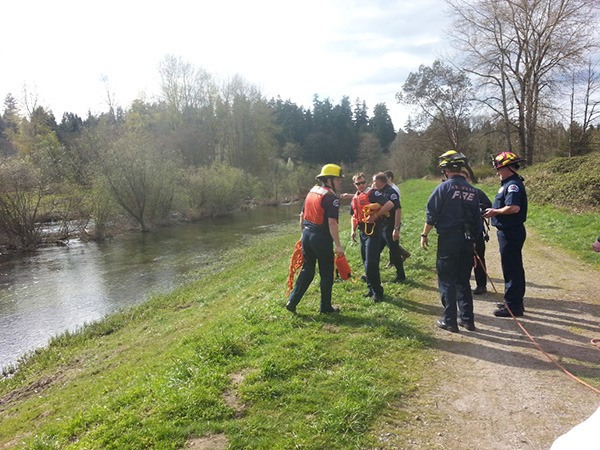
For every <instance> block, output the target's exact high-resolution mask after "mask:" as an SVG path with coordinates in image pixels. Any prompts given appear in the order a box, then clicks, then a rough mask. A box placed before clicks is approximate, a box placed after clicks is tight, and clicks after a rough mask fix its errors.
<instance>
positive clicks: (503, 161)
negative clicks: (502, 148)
mask: <svg viewBox="0 0 600 450" xmlns="http://www.w3.org/2000/svg"><path fill="white" fill-rule="evenodd" d="M523 162H525V160H524V159H523V158H519V157H518V156H517V155H516V154H514V153H513V152H502V153H498V154H497V155H496V156H494V159H493V160H492V165H493V166H494V169H499V168H500V167H506V166H510V165H512V164H519V163H523Z"/></svg>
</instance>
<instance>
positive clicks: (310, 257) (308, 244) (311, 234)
mask: <svg viewBox="0 0 600 450" xmlns="http://www.w3.org/2000/svg"><path fill="white" fill-rule="evenodd" d="M302 256H303V257H304V263H303V264H302V270H301V271H300V274H299V275H298V279H297V280H296V285H295V286H294V289H293V290H292V292H291V293H290V297H289V298H288V303H289V304H290V305H292V306H296V305H297V304H298V303H299V302H300V300H301V299H302V296H303V295H304V293H305V292H306V290H307V289H308V287H309V286H310V283H311V282H312V280H313V278H314V277H315V266H316V263H317V261H318V262H319V275H320V276H321V311H329V310H331V290H332V288H333V264H334V255H333V239H332V238H331V235H330V234H329V232H322V231H317V232H315V231H312V230H310V229H309V228H304V230H302Z"/></svg>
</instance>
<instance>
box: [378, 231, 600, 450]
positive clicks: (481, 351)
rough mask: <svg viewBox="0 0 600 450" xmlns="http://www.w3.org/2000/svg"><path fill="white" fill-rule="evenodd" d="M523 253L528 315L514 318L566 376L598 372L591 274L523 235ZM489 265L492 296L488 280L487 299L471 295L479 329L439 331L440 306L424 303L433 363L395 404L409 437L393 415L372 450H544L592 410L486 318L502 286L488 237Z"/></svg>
mask: <svg viewBox="0 0 600 450" xmlns="http://www.w3.org/2000/svg"><path fill="white" fill-rule="evenodd" d="M523 255H524V265H525V272H526V279H527V293H526V297H525V308H526V312H525V316H524V317H522V318H519V321H520V322H521V323H522V324H523V326H524V327H525V328H526V329H527V331H528V332H529V333H530V334H531V335H532V336H533V337H534V338H535V339H536V340H537V342H538V343H539V345H540V346H541V347H542V348H543V349H544V350H545V351H546V352H547V353H549V354H551V355H552V356H553V357H554V358H555V359H556V360H557V361H560V362H561V364H563V365H564V366H565V368H566V369H567V370H569V371H570V372H571V373H573V374H574V375H577V376H580V377H585V376H595V377H598V376H600V350H599V349H597V348H595V347H594V346H592V345H591V342H590V341H591V339H592V338H600V319H599V318H600V280H599V278H600V277H599V273H598V271H597V270H595V269H592V268H591V267H590V266H583V265H582V263H581V262H579V261H577V260H576V259H574V258H573V257H571V256H568V255H565V254H564V253H563V252H561V251H558V250H556V249H554V248H552V247H550V246H548V245H545V244H544V243H542V242H541V241H540V240H539V239H537V238H536V236H535V235H534V234H533V233H532V232H531V231H530V230H528V239H527V241H526V243H525V248H524V252H523ZM487 260H488V266H489V272H490V275H491V277H492V280H493V282H494V284H495V286H496V289H497V290H498V291H499V293H494V292H493V289H492V287H491V286H490V285H489V283H488V293H487V294H484V295H480V296H475V314H476V325H477V328H478V330H477V331H475V332H467V331H464V330H463V329H461V332H460V333H459V334H453V333H449V332H446V331H443V330H438V329H437V328H436V327H435V326H434V325H433V323H434V321H435V319H436V318H437V317H438V315H439V313H440V311H441V306H439V303H437V302H439V300H437V298H435V299H433V300H431V302H430V305H431V306H432V308H431V309H429V310H428V312H430V313H431V314H429V315H430V316H431V322H432V333H434V335H435V337H436V338H437V339H438V343H437V350H436V351H435V353H436V360H435V361H436V362H435V364H434V367H432V370H431V371H430V372H429V375H428V377H427V379H426V380H424V384H423V385H422V390H421V392H419V393H418V394H417V395H416V398H413V399H410V400H408V401H407V402H406V404H403V405H402V409H406V408H408V411H409V416H408V417H409V429H408V436H409V438H408V440H407V438H406V436H407V430H406V428H405V425H403V429H402V430H395V429H394V426H395V424H397V423H398V422H397V420H399V419H395V418H393V417H389V420H388V421H387V424H386V426H384V429H385V430H386V431H385V432H384V433H382V434H381V444H382V445H381V447H380V448H382V449H393V448H400V449H461V450H462V449H488V450H490V449H502V450H506V449H511V450H512V449H548V448H550V446H551V445H552V442H553V441H554V440H555V439H556V438H557V437H558V436H560V435H561V434H563V433H565V432H566V431H568V430H569V429H571V428H572V427H573V426H575V425H576V424H578V423H580V422H582V421H583V420H585V419H586V418H587V417H589V416H590V415H591V414H592V413H593V412H594V411H595V410H596V409H597V408H598V407H599V406H600V395H599V394H597V393H595V392H594V391H592V390H591V389H589V388H586V387H585V386H583V385H581V384H579V383H578V382H576V381H574V380H573V379H571V378H569V377H568V376H567V375H565V374H564V373H563V372H561V371H560V370H559V369H557V368H556V366H554V365H553V364H552V363H551V362H549V361H548V359H547V357H546V356H544V355H543V353H541V352H540V351H539V350H537V349H536V348H535V347H534V345H533V344H532V343H531V341H530V340H529V339H528V338H527V337H526V336H525V334H524V333H523V331H521V329H520V328H519V327H518V325H517V324H516V322H515V321H514V320H513V319H500V318H496V317H494V316H493V315H492V311H493V310H494V305H495V303H496V302H499V301H500V302H501V301H502V295H501V293H502V292H503V289H504V286H503V282H502V272H501V269H500V265H499V254H498V245H497V242H496V241H495V236H493V237H492V241H490V243H489V244H488V250H487ZM596 388H598V386H596ZM405 417H406V416H405ZM401 436H402V437H401ZM598 442H600V430H599V436H598Z"/></svg>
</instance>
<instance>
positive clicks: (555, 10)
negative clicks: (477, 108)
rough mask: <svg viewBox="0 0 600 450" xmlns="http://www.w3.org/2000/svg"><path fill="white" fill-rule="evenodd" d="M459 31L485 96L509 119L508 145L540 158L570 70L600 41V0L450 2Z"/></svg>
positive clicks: (456, 37) (458, 42) (460, 45)
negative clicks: (540, 140)
mask: <svg viewBox="0 0 600 450" xmlns="http://www.w3.org/2000/svg"><path fill="white" fill-rule="evenodd" d="M447 3H448V4H449V6H450V10H451V13H452V14H453V16H454V19H455V21H454V26H453V28H452V31H451V36H452V39H453V42H454V45H455V46H456V47H457V49H458V50H459V51H460V52H461V53H462V54H463V55H464V56H465V61H464V69H465V70H466V71H467V72H468V73H470V74H472V75H473V76H474V77H476V79H477V80H478V81H479V86H478V88H479V89H478V93H479V94H480V98H479V100H480V101H481V102H482V103H483V104H484V105H486V106H487V107H489V108H490V109H491V110H492V111H493V112H494V113H495V114H496V115H497V117H499V118H501V120H502V121H503V123H504V135H505V141H506V146H507V149H508V150H511V148H512V140H511V132H512V130H513V129H514V130H516V133H517V144H518V152H519V153H520V154H521V155H522V156H523V157H524V158H525V160H526V161H527V162H528V163H532V162H533V159H534V158H533V155H534V151H535V148H536V135H537V131H538V124H539V121H540V117H541V115H542V114H543V113H545V112H549V111H550V102H549V98H550V96H551V95H552V92H553V89H554V87H555V86H556V83H557V82H559V81H560V80H561V79H563V78H564V75H565V73H566V71H568V70H569V69H572V68H573V67H576V66H578V65H580V64H581V61H585V60H586V56H587V55H588V53H589V52H590V51H592V50H593V49H594V48H595V47H596V45H597V33H596V29H597V27H598V23H597V20H596V18H595V15H594V8H595V7H596V5H597V1H596V0H505V1H497V0H447Z"/></svg>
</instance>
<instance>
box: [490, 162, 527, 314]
mask: <svg viewBox="0 0 600 450" xmlns="http://www.w3.org/2000/svg"><path fill="white" fill-rule="evenodd" d="M522 162H524V160H523V159H521V158H519V157H518V156H517V155H515V154H514V153H512V152H502V153H499V154H498V155H496V156H495V157H494V159H493V166H494V168H495V169H496V172H497V174H498V178H500V189H499V190H498V193H497V194H496V198H495V199H494V204H493V206H492V208H489V209H487V210H486V211H485V214H484V215H483V217H485V218H488V217H490V218H491V219H492V225H493V226H495V227H496V229H497V236H498V244H499V247H500V261H501V264H502V273H503V275H504V304H498V309H496V310H495V311H494V315H495V316H496V317H510V312H512V313H513V314H514V315H515V316H517V317H518V316H522V315H523V312H524V311H525V305H524V304H523V297H524V296H525V270H524V269H523V255H522V250H523V244H524V243H525V238H526V237H527V233H526V231H525V220H526V219H527V192H526V191H525V186H524V185H523V178H521V176H520V175H519V174H518V173H517V170H519V167H520V164H521V163H522ZM509 310H510V311H509Z"/></svg>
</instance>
